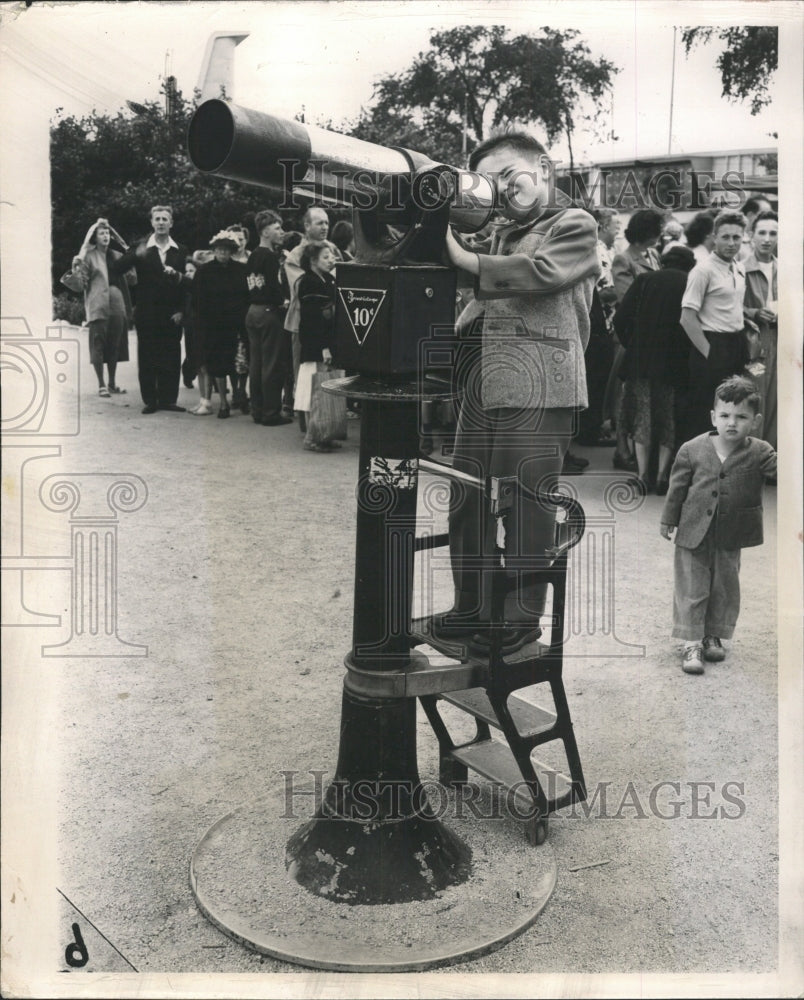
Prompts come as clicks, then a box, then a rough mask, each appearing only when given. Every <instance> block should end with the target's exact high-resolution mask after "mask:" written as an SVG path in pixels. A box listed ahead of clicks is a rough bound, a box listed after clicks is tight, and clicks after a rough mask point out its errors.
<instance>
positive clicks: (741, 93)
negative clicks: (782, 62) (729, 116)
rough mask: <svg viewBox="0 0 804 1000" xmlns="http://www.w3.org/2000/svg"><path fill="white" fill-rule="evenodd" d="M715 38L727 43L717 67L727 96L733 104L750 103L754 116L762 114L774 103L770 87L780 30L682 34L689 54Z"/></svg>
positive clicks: (709, 30)
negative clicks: (696, 46) (747, 101)
mask: <svg viewBox="0 0 804 1000" xmlns="http://www.w3.org/2000/svg"><path fill="white" fill-rule="evenodd" d="M713 36H716V37H717V38H718V39H720V41H721V42H725V49H724V50H723V52H721V54H720V55H719V56H718V58H717V61H716V64H715V65H716V66H717V68H718V69H719V70H720V78H721V81H722V83H723V96H724V97H727V98H729V100H732V101H745V100H750V102H751V114H752V115H757V114H759V112H760V111H761V110H762V109H763V108H764V107H766V106H767V105H768V104H770V102H771V97H770V93H769V89H768V88H769V84H770V82H771V80H772V79H773V74H774V73H775V72H776V67H777V65H778V61H779V29H778V28H775V27H759V28H717V29H715V28H685V29H684V30H683V31H682V32H681V40H682V42H683V43H684V49H685V51H686V53H687V55H689V54H690V51H691V50H692V48H693V47H694V46H695V45H698V44H703V45H706V44H708V43H709V42H711V40H712V38H713Z"/></svg>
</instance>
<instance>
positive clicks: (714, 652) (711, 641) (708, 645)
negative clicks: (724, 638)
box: [703, 635, 726, 663]
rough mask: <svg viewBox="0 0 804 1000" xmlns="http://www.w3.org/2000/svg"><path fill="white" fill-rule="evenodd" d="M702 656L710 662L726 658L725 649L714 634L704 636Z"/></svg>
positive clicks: (717, 661)
mask: <svg viewBox="0 0 804 1000" xmlns="http://www.w3.org/2000/svg"><path fill="white" fill-rule="evenodd" d="M703 658H704V659H705V660H708V661H709V662H710V663H721V662H722V661H723V660H725V659H726V650H725V649H724V648H723V643H722V642H721V641H720V639H718V637H717V636H716V635H705V636H704V641H703Z"/></svg>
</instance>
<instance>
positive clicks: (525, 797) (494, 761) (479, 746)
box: [448, 740, 572, 812]
mask: <svg viewBox="0 0 804 1000" xmlns="http://www.w3.org/2000/svg"><path fill="white" fill-rule="evenodd" d="M448 756H449V757H451V758H452V759H454V760H457V761H460V763H461V764H465V765H466V766H467V767H469V768H471V769H472V770H473V771H476V772H477V773H478V774H482V775H483V777H484V778H488V779H489V780H490V781H495V782H498V783H499V784H501V785H503V786H504V787H505V788H514V789H516V791H515V793H514V794H515V797H516V799H517V802H518V804H519V808H521V809H522V810H523V812H527V809H528V807H529V806H530V805H531V804H532V799H531V795H530V792H529V790H528V788H527V786H526V785H525V783H524V779H523V777H522V772H521V771H520V770H519V765H518V764H517V762H516V759H515V758H514V755H513V754H512V753H511V750H510V749H509V748H508V746H506V745H505V744H504V743H500V742H498V741H497V740H483V741H482V742H481V743H473V744H471V745H470V746H466V747H458V748H456V749H455V750H452V751H450V753H449V755H448ZM532 763H533V769H534V771H535V772H536V777H537V778H538V779H539V784H540V785H541V786H542V790H543V791H544V794H545V795H546V796H547V799H548V803H549V804H550V805H551V806H552V804H553V803H554V802H555V801H556V800H557V799H560V798H563V797H565V796H568V795H569V794H570V793H571V791H572V782H571V781H570V779H569V778H568V777H567V776H566V775H565V774H561V772H556V771H553V770H552V768H548V767H547V765H546V764H542V763H540V762H539V761H536V760H533V761H532Z"/></svg>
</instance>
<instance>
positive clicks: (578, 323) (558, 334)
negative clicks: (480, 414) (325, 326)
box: [459, 192, 600, 409]
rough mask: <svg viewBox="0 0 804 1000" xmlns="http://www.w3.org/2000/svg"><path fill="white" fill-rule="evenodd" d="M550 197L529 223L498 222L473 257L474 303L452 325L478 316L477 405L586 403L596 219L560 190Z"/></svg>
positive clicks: (595, 272) (595, 273)
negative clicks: (485, 247)
mask: <svg viewBox="0 0 804 1000" xmlns="http://www.w3.org/2000/svg"><path fill="white" fill-rule="evenodd" d="M556 200H557V202H558V203H559V207H558V208H551V209H548V210H547V211H545V212H544V213H542V215H540V216H539V218H538V219H537V220H536V221H533V222H526V223H519V222H510V223H507V224H506V225H503V226H500V227H498V229H497V230H496V231H495V233H494V238H493V240H492V244H491V250H490V253H489V254H482V253H481V254H479V255H478V261H479V265H480V274H479V276H478V277H477V279H476V280H475V296H476V301H475V302H474V303H472V304H471V305H470V306H469V307H467V311H466V315H465V317H464V316H462V317H461V319H460V320H459V324H462V323H463V322H465V320H468V319H469V318H470V317H471V316H474V315H477V314H478V313H480V312H482V313H483V314H484V321H483V351H482V375H481V383H480V385H481V393H480V396H481V405H482V406H483V408H484V409H492V408H495V407H513V408H516V409H519V408H528V409H541V408H542V407H545V408H548V407H577V406H580V407H585V406H586V405H587V392H586V370H585V364H584V351H585V350H586V345H587V343H588V340H589V311H590V308H591V305H592V291H593V288H594V285H595V281H596V280H597V278H598V276H599V275H600V262H599V260H598V256H597V224H596V222H595V220H594V219H593V218H592V216H591V215H590V214H589V213H588V212H585V211H583V210H582V209H577V208H573V207H571V203H570V202H569V199H568V198H566V197H564V196H563V195H561V193H560V192H557V193H556ZM565 203H566V207H565Z"/></svg>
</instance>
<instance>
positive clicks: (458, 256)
mask: <svg viewBox="0 0 804 1000" xmlns="http://www.w3.org/2000/svg"><path fill="white" fill-rule="evenodd" d="M445 246H446V250H447V256H448V257H449V261H450V263H451V264H452V266H453V267H459V268H460V269H461V270H462V271H468V272H469V274H474V275H478V274H480V263H479V261H478V259H477V254H476V253H470V252H469V251H468V250H464V248H463V247H462V246H461V245H460V243H458V241H457V240H456V239H455V236H454V234H453V232H452V230H451V229H450V228H449V227H447V235H446V240H445Z"/></svg>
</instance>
